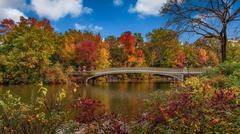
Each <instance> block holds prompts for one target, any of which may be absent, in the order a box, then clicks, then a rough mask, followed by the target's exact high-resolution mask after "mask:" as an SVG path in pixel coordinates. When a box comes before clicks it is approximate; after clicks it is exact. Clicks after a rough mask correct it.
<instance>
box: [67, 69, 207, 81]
mask: <svg viewBox="0 0 240 134" xmlns="http://www.w3.org/2000/svg"><path fill="white" fill-rule="evenodd" d="M206 70H207V69H206V68H188V69H186V68H185V69H178V68H153V67H129V68H109V69H105V70H94V71H79V72H74V73H72V74H71V76H72V77H75V78H76V77H82V78H83V76H84V78H83V79H84V81H85V82H86V83H89V81H90V80H95V79H96V78H98V77H103V76H107V75H116V74H153V75H159V76H165V77H170V78H173V79H174V80H179V81H183V80H184V78H185V77H187V76H193V75H200V74H202V73H204V72H206ZM83 74H84V75H83Z"/></svg>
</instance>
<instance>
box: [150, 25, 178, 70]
mask: <svg viewBox="0 0 240 134" xmlns="http://www.w3.org/2000/svg"><path fill="white" fill-rule="evenodd" d="M147 38H148V42H149V43H148V45H147V46H146V47H147V48H146V49H149V50H148V54H146V55H148V56H149V55H151V53H152V52H154V53H156V55H154V56H155V57H156V58H155V57H154V58H155V63H154V65H153V66H156V67H160V66H167V67H174V66H175V60H176V57H177V53H178V52H179V51H180V50H181V46H180V43H179V41H178V34H177V33H176V32H175V31H172V30H166V29H154V30H152V31H151V32H149V33H148V34H147ZM145 52H146V50H145ZM148 56H147V57H148Z"/></svg>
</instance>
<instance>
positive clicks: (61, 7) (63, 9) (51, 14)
mask: <svg viewBox="0 0 240 134" xmlns="http://www.w3.org/2000/svg"><path fill="white" fill-rule="evenodd" d="M31 5H32V8H33V10H34V11H36V13H37V14H38V15H39V16H40V17H47V18H49V19H52V20H58V19H60V18H62V17H64V16H66V15H71V16H79V15H81V14H83V13H87V14H90V13H92V11H93V10H92V9H91V8H88V7H84V6H83V0H32V2H31Z"/></svg>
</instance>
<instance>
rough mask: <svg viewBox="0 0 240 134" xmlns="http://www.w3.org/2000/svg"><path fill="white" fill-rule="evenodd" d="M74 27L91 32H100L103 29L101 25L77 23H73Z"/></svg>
mask: <svg viewBox="0 0 240 134" xmlns="http://www.w3.org/2000/svg"><path fill="white" fill-rule="evenodd" d="M75 29H77V30H81V31H92V32H100V31H102V30H103V27H101V26H98V25H92V24H90V25H80V24H78V23H76V24H75Z"/></svg>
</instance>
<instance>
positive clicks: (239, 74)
mask: <svg viewBox="0 0 240 134" xmlns="http://www.w3.org/2000/svg"><path fill="white" fill-rule="evenodd" d="M226 85H227V86H228V87H240V69H239V70H236V71H234V72H233V74H231V75H230V76H229V77H228V79H227V80H226Z"/></svg>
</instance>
